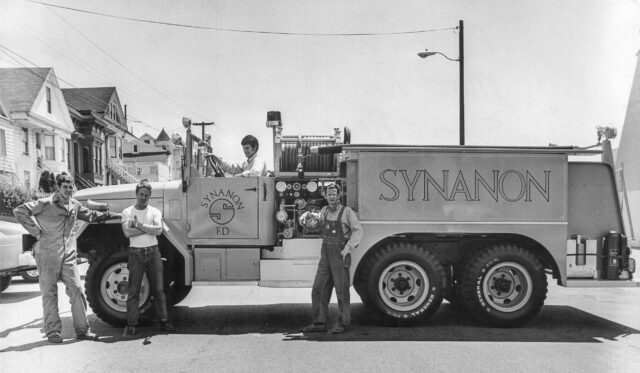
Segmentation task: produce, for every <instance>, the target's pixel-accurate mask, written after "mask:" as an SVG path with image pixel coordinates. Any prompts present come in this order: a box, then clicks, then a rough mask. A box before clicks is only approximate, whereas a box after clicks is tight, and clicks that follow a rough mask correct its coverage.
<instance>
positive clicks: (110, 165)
mask: <svg viewBox="0 0 640 373" xmlns="http://www.w3.org/2000/svg"><path fill="white" fill-rule="evenodd" d="M107 170H109V172H111V173H113V174H114V175H116V177H117V178H118V179H119V180H120V181H121V182H122V183H123V184H131V183H137V182H138V181H139V180H138V179H137V178H136V177H135V176H133V175H131V174H130V173H129V172H128V171H127V170H126V169H125V168H124V167H122V166H121V165H119V164H117V163H115V162H114V161H113V160H111V159H107Z"/></svg>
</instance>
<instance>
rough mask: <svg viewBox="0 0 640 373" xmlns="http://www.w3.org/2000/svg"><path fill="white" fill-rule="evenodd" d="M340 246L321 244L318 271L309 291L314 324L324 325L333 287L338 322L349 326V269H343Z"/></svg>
mask: <svg viewBox="0 0 640 373" xmlns="http://www.w3.org/2000/svg"><path fill="white" fill-rule="evenodd" d="M340 246H341V245H333V244H329V245H327V244H323V245H322V251H321V254H320V263H318V271H317V272H316V278H315V281H314V282H313V290H311V307H312V312H313V323H314V324H326V323H327V316H328V313H329V301H330V300H331V293H332V291H333V287H334V286H335V288H336V296H337V298H338V310H339V312H340V315H339V319H338V322H339V323H340V324H342V325H344V326H349V325H350V324H351V305H350V294H349V282H350V281H349V269H348V268H345V267H344V260H343V258H342V254H340V251H341V250H342V248H340Z"/></svg>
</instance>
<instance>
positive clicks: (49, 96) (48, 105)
mask: <svg viewBox="0 0 640 373" xmlns="http://www.w3.org/2000/svg"><path fill="white" fill-rule="evenodd" d="M47 113H49V114H51V88H49V87H47Z"/></svg>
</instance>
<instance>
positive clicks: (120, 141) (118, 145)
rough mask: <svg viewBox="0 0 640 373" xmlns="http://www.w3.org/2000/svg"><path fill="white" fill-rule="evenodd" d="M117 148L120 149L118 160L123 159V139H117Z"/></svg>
mask: <svg viewBox="0 0 640 373" xmlns="http://www.w3.org/2000/svg"><path fill="white" fill-rule="evenodd" d="M116 143H117V147H118V158H120V159H122V139H120V138H117V139H116Z"/></svg>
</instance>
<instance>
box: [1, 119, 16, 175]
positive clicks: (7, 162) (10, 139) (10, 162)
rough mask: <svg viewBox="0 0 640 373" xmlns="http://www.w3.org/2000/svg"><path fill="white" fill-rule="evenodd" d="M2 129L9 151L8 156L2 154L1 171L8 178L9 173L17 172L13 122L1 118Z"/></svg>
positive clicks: (7, 150)
mask: <svg viewBox="0 0 640 373" xmlns="http://www.w3.org/2000/svg"><path fill="white" fill-rule="evenodd" d="M0 130H3V131H4V138H5V148H6V152H7V154H6V156H3V155H1V154H0V173H3V174H5V178H6V174H7V173H11V174H15V172H16V164H15V144H14V142H15V140H14V138H15V136H14V128H13V124H12V123H11V122H10V121H9V120H8V119H5V118H0Z"/></svg>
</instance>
